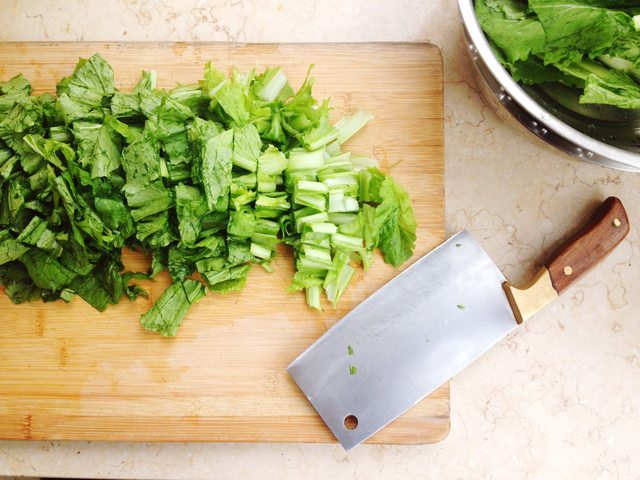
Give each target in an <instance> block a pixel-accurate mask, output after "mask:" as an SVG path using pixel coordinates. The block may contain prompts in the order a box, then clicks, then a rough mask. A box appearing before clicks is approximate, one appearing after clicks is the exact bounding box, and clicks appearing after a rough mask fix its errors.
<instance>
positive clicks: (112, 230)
mask: <svg viewBox="0 0 640 480" xmlns="http://www.w3.org/2000/svg"><path fill="white" fill-rule="evenodd" d="M516 10H517V9H515V7H514V8H511V10H510V12H511V13H510V14H515V13H513V12H516ZM632 48H633V46H632V45H631V46H630V45H627V44H625V45H622V44H619V45H618V53H617V55H619V56H620V57H621V58H628V57H629V52H630V49H632ZM625 52H626V53H625ZM625 61H626V60H625ZM634 68H635V67H634ZM156 83H157V79H156V74H155V72H153V71H150V72H143V73H142V75H141V78H140V80H139V82H138V84H137V85H136V86H135V88H134V89H133V90H132V91H130V92H122V91H119V90H117V89H116V88H115V84H114V74H113V70H112V69H111V67H110V66H109V64H108V63H107V62H106V61H105V60H104V59H103V58H102V57H101V56H100V55H94V56H93V57H91V58H89V59H81V60H80V61H79V63H78V65H77V67H76V69H75V70H74V72H73V73H72V74H71V75H70V76H69V77H66V78H64V79H62V80H61V81H60V83H59V84H58V85H57V88H56V91H57V97H53V96H51V95H46V94H45V95H41V96H32V95H31V85H30V84H29V82H28V81H27V80H26V79H25V78H24V77H23V76H21V75H18V76H16V77H14V78H12V79H10V80H8V81H6V82H1V83H0V283H1V284H3V285H5V286H6V288H5V292H6V294H7V295H8V296H9V298H10V299H11V300H12V301H13V302H15V303H22V302H27V301H32V300H36V299H41V300H44V301H54V300H58V299H62V300H63V301H65V302H70V301H73V299H74V297H76V296H78V297H80V298H82V299H83V300H84V301H86V302H87V303H89V304H90V305H92V306H93V307H94V308H96V309H97V310H100V311H102V310H104V309H106V308H107V307H108V306H109V305H112V304H116V303H118V302H120V301H121V299H122V298H123V297H127V298H129V299H130V300H135V299H136V298H137V297H138V296H139V295H143V296H146V292H145V291H144V290H143V289H142V288H141V287H140V286H139V285H136V284H135V283H132V282H133V281H135V280H143V279H150V278H153V277H155V276H156V275H158V274H159V273H160V272H162V271H164V270H168V272H169V275H170V277H171V280H172V283H171V285H170V286H169V287H168V288H167V289H166V290H165V291H164V292H163V293H162V294H161V295H160V297H159V298H158V299H157V300H156V301H155V303H154V304H153V306H152V307H151V309H150V310H148V311H147V312H146V313H145V314H144V315H142V317H141V323H142V325H143V327H144V328H146V329H147V330H150V331H154V332H158V333H160V334H162V335H165V336H173V335H175V334H176V333H177V331H178V328H179V327H180V324H181V322H182V320H183V319H184V317H185V316H186V314H187V311H188V310H189V308H190V306H191V305H193V304H194V303H195V302H197V301H198V300H199V299H200V298H202V296H203V295H204V294H205V291H206V290H207V289H208V290H210V291H213V292H218V293H226V292H232V291H235V290H238V289H241V288H243V286H244V285H245V283H246V281H247V278H248V276H249V273H250V271H251V268H252V265H253V264H254V263H258V264H260V265H261V266H262V267H263V268H264V269H265V270H267V271H268V272H271V271H273V267H272V266H271V265H270V261H271V260H272V259H273V257H274V256H275V255H276V250H277V249H278V245H280V244H281V243H285V244H287V245H290V246H292V247H293V250H294V253H295V265H296V273H295V275H294V276H293V279H292V282H291V285H290V290H292V291H299V290H304V291H305V296H306V301H307V303H308V304H309V305H310V306H311V307H313V308H316V309H321V308H322V306H321V294H322V292H323V291H324V293H325V295H326V297H327V299H328V300H329V302H331V303H332V304H333V306H334V307H335V306H336V305H337V303H338V301H339V299H340V297H341V296H342V295H343V294H344V292H345V291H346V289H347V287H348V285H349V283H350V282H351V281H352V279H353V277H354V275H355V272H356V269H357V267H358V264H359V263H361V264H362V265H363V266H364V267H365V268H368V266H369V265H370V264H371V262H372V259H373V254H372V252H373V250H374V249H375V248H380V250H382V252H383V254H384V259H385V261H386V262H387V263H390V264H392V265H400V264H401V263H402V262H404V261H405V260H407V259H408V258H409V257H410V256H411V254H412V251H413V247H414V243H415V230H416V225H415V219H414V217H413V211H412V209H411V203H410V201H409V197H408V195H407V194H406V192H405V191H404V190H403V189H402V188H401V187H400V186H399V185H398V184H397V183H396V182H395V181H394V180H393V179H392V178H391V177H388V176H386V175H385V174H384V173H382V172H381V171H380V170H378V169H377V168H375V166H376V163H375V162H374V161H373V160H371V159H369V158H368V157H365V156H357V155H351V153H349V152H343V151H342V147H341V145H342V144H343V143H344V142H346V141H347V140H348V139H349V138H351V137H352V136H353V135H355V134H356V133H357V132H358V131H359V130H360V129H362V128H363V127H364V126H365V125H366V124H367V122H369V121H370V120H371V119H372V116H371V115H370V114H369V113H366V112H364V111H359V112H356V113H355V114H354V115H353V116H350V117H345V118H343V119H341V120H340V121H338V122H337V123H336V124H335V125H334V124H332V123H331V122H330V121H329V111H330V108H329V104H328V101H326V100H325V101H323V102H320V103H319V102H317V101H316V100H315V99H314V98H313V95H312V86H313V79H312V78H310V77H309V76H307V78H306V79H305V81H304V83H303V85H302V86H301V88H300V89H299V90H298V91H297V92H294V90H293V89H292V88H291V85H290V84H289V81H288V79H287V77H286V75H285V74H284V72H283V71H282V70H281V69H280V68H279V67H274V68H267V69H266V70H265V71H264V72H263V73H260V74H256V73H255V72H254V71H251V72H248V73H246V74H240V73H239V72H238V71H236V70H233V71H232V72H231V75H230V76H227V75H225V74H224V73H223V72H222V71H220V70H218V69H217V68H216V67H215V66H213V65H212V64H210V63H209V64H207V65H206V66H205V69H204V78H203V80H202V81H200V82H199V83H197V84H195V83H194V84H188V85H178V86H176V87H175V88H173V89H171V90H169V91H166V90H160V89H158V88H157V87H156ZM594 88H595V84H594ZM596 94H597V92H596V91H595V90H594V92H593V93H592V95H596ZM618 94H619V95H625V94H626V93H625V92H621V91H619V92H618ZM123 247H128V248H131V249H136V250H142V251H145V252H147V253H148V254H149V255H150V257H151V266H150V268H149V272H147V273H142V272H127V271H125V269H124V266H123V264H122V254H121V250H122V248H123ZM348 352H349V354H350V355H351V354H353V350H352V349H351V346H349V348H348ZM352 369H353V371H352V372H351V374H354V373H355V367H352Z"/></svg>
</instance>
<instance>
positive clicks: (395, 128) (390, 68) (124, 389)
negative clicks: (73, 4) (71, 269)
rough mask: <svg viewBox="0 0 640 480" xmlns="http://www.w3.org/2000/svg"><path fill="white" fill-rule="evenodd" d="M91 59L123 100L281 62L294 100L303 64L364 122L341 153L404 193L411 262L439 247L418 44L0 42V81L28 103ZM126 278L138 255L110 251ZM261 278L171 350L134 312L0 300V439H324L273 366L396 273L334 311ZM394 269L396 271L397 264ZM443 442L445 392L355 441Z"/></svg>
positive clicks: (283, 259) (257, 274)
mask: <svg viewBox="0 0 640 480" xmlns="http://www.w3.org/2000/svg"><path fill="white" fill-rule="evenodd" d="M95 52H99V53H101V54H102V55H103V56H104V57H105V58H106V59H107V60H108V61H109V62H110V63H111V65H112V66H113V67H114V70H115V74H116V83H117V85H118V86H119V87H120V88H122V89H130V88H131V87H132V86H133V85H134V84H135V82H136V81H137V79H138V77H139V74H140V71H141V70H142V69H147V70H148V69H155V70H157V72H158V84H159V86H160V87H172V86H174V85H175V84H176V83H178V82H179V83H191V82H195V81H197V80H198V79H200V78H201V77H202V72H203V65H204V64H205V63H206V62H207V61H209V60H211V61H213V62H214V63H216V64H217V65H218V66H220V67H223V68H225V69H226V68H230V67H231V66H236V67H238V68H239V69H240V70H248V69H251V68H253V67H257V68H259V69H260V68H262V67H263V66H266V65H281V66H282V67H283V68H284V71H285V72H286V74H287V75H288V77H289V79H290V81H291V83H292V85H293V87H294V88H297V87H298V86H299V85H300V84H301V83H302V81H303V80H304V77H305V74H306V72H307V69H308V67H309V64H314V65H315V67H314V68H313V77H315V80H316V82H315V85H314V93H315V95H316V97H318V98H324V97H331V105H332V106H333V107H334V109H335V110H334V112H333V116H334V118H335V119H337V118H339V117H340V116H341V115H342V114H343V113H346V114H351V113H354V112H355V111H356V110H357V109H365V110H368V111H370V112H371V113H373V114H374V115H375V119H374V120H373V121H372V122H371V123H370V124H369V125H368V126H367V127H366V128H365V130H364V131H362V132H361V133H360V134H358V135H357V136H356V137H355V138H353V139H352V141H350V142H349V144H348V145H347V146H348V148H349V150H351V151H352V152H358V153H363V154H367V155H370V156H372V157H375V158H376V159H377V160H378V161H379V162H380V165H381V168H382V169H384V170H385V171H387V172H391V173H392V174H393V176H394V177H395V178H396V179H397V180H398V181H399V182H400V183H402V184H403V185H404V186H405V188H406V189H407V190H408V191H409V193H410V195H411V198H412V200H413V205H414V209H415V213H416V217H417V220H418V226H419V228H418V241H417V249H416V254H415V257H414V258H413V260H412V261H415V259H417V258H418V257H419V256H421V255H423V254H425V253H427V252H428V251H429V250H430V249H432V248H433V247H435V246H436V245H437V244H438V243H440V242H441V241H442V240H443V239H444V183H443V180H444V166H443V149H444V146H443V142H444V140H443V97H442V60H441V57H440V52H439V51H438V49H437V48H436V47H434V46H432V45H426V44H286V45H275V44H273V45H236V44H206V43H205V44H157V43H153V44H151V43H126V44H125V43H122V44H102V43H0V59H2V60H1V62H0V79H2V80H6V79H9V78H10V77H12V76H14V75H16V74H18V73H20V72H22V73H23V74H24V75H25V76H26V77H27V78H28V79H29V80H30V81H31V82H32V85H33V87H34V90H35V93H41V92H45V91H47V92H53V91H54V89H55V84H56V82H57V81H58V80H60V79H61V78H62V77H63V76H66V75H69V74H70V73H71V72H72V71H73V68H74V66H75V63H76V61H77V59H78V57H80V56H82V57H88V56H90V55H92V54H93V53H95ZM126 263H127V265H128V267H129V268H139V269H140V268H141V269H146V267H147V265H148V262H147V260H146V259H145V258H143V257H140V256H135V255H133V254H130V253H128V254H126ZM273 265H274V267H275V271H274V272H273V273H272V274H267V273H266V272H265V271H263V270H262V269H261V268H259V267H256V268H254V269H253V271H252V273H251V276H250V277H249V279H248V281H247V286H246V288H245V289H244V291H243V292H241V293H233V294H228V295H226V296H220V295H216V294H209V295H208V296H207V297H206V298H205V299H203V300H202V301H200V302H199V303H198V304H197V305H196V306H194V307H193V308H192V309H191V311H190V312H189V315H188V317H187V318H186V320H185V321H184V323H183V325H182V328H181V329H180V331H179V334H178V336H177V337H176V338H170V339H167V338H162V337H160V336H158V335H155V334H150V333H147V332H145V331H144V330H143V329H142V328H141V327H140V325H139V321H138V319H139V316H140V314H141V313H143V312H144V311H145V310H147V308H149V306H150V305H151V302H152V301H154V300H156V299H157V298H158V296H159V295H160V294H161V292H162V291H163V290H164V289H165V287H166V286H167V285H168V281H169V279H168V276H166V275H164V276H162V277H161V278H159V279H158V280H157V281H156V282H147V283H145V286H146V287H147V288H148V290H149V292H150V299H149V300H148V301H147V300H145V299H140V300H138V301H137V302H135V303H132V302H129V301H124V300H123V301H122V302H121V303H120V304H119V305H117V306H114V307H110V308H109V309H108V311H106V312H104V313H98V312H96V311H94V310H93V309H92V308H91V307H89V306H88V305H87V304H85V303H84V302H83V301H82V300H80V299H74V300H73V301H72V302H71V303H70V304H65V303H63V302H56V303H53V304H46V305H45V304H43V303H32V304H27V305H13V304H12V303H11V302H10V301H9V299H8V298H7V297H6V296H5V295H4V294H2V295H0V438H3V439H91V440H141V441H151V440H159V441H195V440H202V441H232V442H235V441H239V442H244V441H251V442H253V441H256V442H334V441H335V440H334V438H333V436H332V435H331V433H330V432H329V430H328V429H327V428H326V426H325V425H324V423H323V422H322V420H321V419H320V417H319V416H318V415H317V414H316V412H315V411H314V409H313V407H311V405H310V404H309V403H308V401H307V400H306V398H305V397H304V396H303V395H302V394H301V393H300V391H299V390H298V388H297V387H296V385H295V384H294V382H293V381H292V380H291V378H290V377H289V375H288V374H287V372H286V370H285V368H286V366H287V365H288V364H289V362H291V361H292V360H293V359H294V358H295V357H296V356H297V355H298V354H299V353H300V352H302V351H303V350H304V349H305V348H306V347H308V346H309V345H310V344H311V343H313V342H314V341H315V340H316V339H317V338H318V337H320V335H322V334H323V333H324V332H325V331H326V330H327V328H329V327H330V326H331V325H333V323H335V322H336V321H337V320H338V319H339V318H341V317H342V316H343V315H344V314H345V313H347V312H348V311H349V310H351V309H352V308H353V307H354V306H355V305H357V304H358V303H359V302H361V301H362V300H364V299H365V298H366V297H367V296H368V295H370V294H371V293H373V292H374V291H375V290H376V289H378V288H379V287H380V286H382V285H383V284H384V283H386V282H387V281H389V280H390V279H391V278H392V277H394V276H395V275H396V274H397V273H398V272H399V270H395V269H393V268H390V267H388V266H387V265H385V264H384V263H383V262H382V260H381V259H380V258H377V259H376V262H375V265H374V266H373V268H372V269H371V270H370V271H369V272H367V275H366V277H364V276H363V275H362V272H358V274H357V275H356V277H355V280H354V281H353V283H352V285H351V287H350V288H349V290H348V292H347V293H346V294H345V295H344V296H343V299H342V301H341V303H340V306H339V309H338V310H332V309H331V307H330V306H329V305H328V304H326V305H325V310H324V312H315V311H312V310H310V309H308V308H307V307H306V305H305V301H304V295H302V294H299V293H288V292H287V285H288V283H289V281H290V278H291V276H292V259H291V255H290V253H289V252H287V251H286V249H285V248H284V247H283V248H282V249H281V252H280V255H279V256H278V258H277V259H276V260H275V261H274V263H273ZM407 265H408V264H407ZM448 430H449V386H448V385H445V386H443V387H442V388H440V389H439V390H437V391H436V392H434V393H433V394H432V395H431V396H429V397H428V398H427V399H425V400H424V401H422V402H421V403H419V404H418V405H417V406H415V407H414V408H413V409H411V410H410V411H408V412H407V413H405V414H404V415H403V416H402V417H401V418H399V419H397V420H396V421H395V422H393V423H392V424H391V425H389V426H388V427H387V428H385V429H383V430H382V431H381V432H379V433H378V434H377V435H375V436H374V437H373V438H371V439H370V442H371V443H426V442H435V441H438V440H441V439H442V438H443V437H445V436H446V434H447V432H448Z"/></svg>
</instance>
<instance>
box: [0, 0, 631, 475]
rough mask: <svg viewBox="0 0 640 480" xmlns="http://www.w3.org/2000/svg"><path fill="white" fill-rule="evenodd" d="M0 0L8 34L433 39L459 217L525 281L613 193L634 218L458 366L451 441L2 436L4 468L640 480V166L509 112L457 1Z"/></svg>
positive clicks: (0, 34)
mask: <svg viewBox="0 0 640 480" xmlns="http://www.w3.org/2000/svg"><path fill="white" fill-rule="evenodd" d="M0 7H1V8H0V41H1V40H12V41H15V40H112V41H120V40H154V41H156V40H170V41H173V40H181V41H212V40H218V41H219V40H223V41H225V40H231V41H240V42H245V41H246V42H262V41H270V42H285V41H374V40H375V41H429V42H432V43H434V44H436V45H438V46H439V47H440V48H441V49H442V52H443V57H444V65H445V79H446V84H445V109H446V120H445V122H446V124H445V131H446V204H447V229H448V231H449V232H451V233H453V232H455V231H457V230H459V229H461V228H468V229H469V230H470V231H471V232H472V233H473V234H474V235H475V236H476V238H478V240H479V241H480V242H481V243H482V245H483V246H484V247H485V248H486V249H487V251H488V252H489V253H490V254H491V256H492V257H493V259H494V260H495V261H496V262H497V263H498V265H499V266H500V267H501V268H502V269H503V271H504V273H505V274H506V276H507V277H508V278H510V279H511V280H514V281H522V280H524V279H526V278H527V277H528V276H529V275H531V274H532V273H533V272H534V270H535V267H536V265H537V264H539V262H540V261H542V260H543V259H544V257H545V255H548V254H550V253H551V251H552V250H553V248H554V246H557V244H558V242H559V241H560V240H561V239H562V238H563V237H565V236H566V234H567V233H568V232H569V231H570V230H571V229H572V228H573V227H574V226H575V225H576V223H577V222H579V221H580V220H582V219H584V217H585V215H586V214H587V212H588V211H589V210H590V208H592V207H593V206H594V205H595V204H596V203H597V202H598V201H599V200H601V199H603V198H604V197H606V196H607V195H616V196H618V197H620V198H621V199H622V200H623V202H624V203H625V205H626V207H627V210H628V213H629V216H630V221H631V223H632V231H631V234H630V235H629V237H628V239H627V240H625V241H624V242H623V244H622V245H621V246H620V247H619V248H618V249H617V250H616V251H615V252H614V253H613V254H612V255H611V256H610V257H609V258H608V259H607V260H606V261H605V263H603V264H602V265H601V266H600V267H599V268H598V269H597V270H596V271H594V272H593V273H592V274H591V275H589V276H588V277H586V278H585V279H583V280H582V281H580V282H578V284H577V285H575V286H574V287H573V288H571V289H570V290H569V291H568V292H566V294H565V295H564V296H563V297H562V298H561V299H560V300H559V301H557V302H555V303H554V304H552V305H550V306H549V307H547V308H546V309H545V310H544V311H542V312H540V313H539V314H538V315H537V316H536V317H535V318H534V319H532V320H531V321H530V322H529V323H527V324H526V325H525V326H524V327H523V328H521V329H519V330H518V331H516V332H515V333H513V334H512V335H510V336H509V337H508V338H507V339H506V340H505V341H503V342H501V343H500V344H498V345H497V346H496V347H495V348H494V349H493V350H491V351H490V352H488V353H487V354H485V355H484V356H483V357H482V358H481V359H480V360H479V361H477V362H476V363H474V364H473V365H472V366H471V367H469V368H468V369H466V370H465V371H464V372H462V373H461V374H460V375H458V376H457V377H456V378H455V379H454V380H453V383H452V398H451V401H452V425H451V433H450V435H449V437H448V438H447V439H445V440H444V441H443V442H441V443H438V444H434V445H424V446H402V447H400V446H393V445H389V446H361V447H359V448H357V449H355V450H354V451H352V452H350V453H349V454H345V453H344V451H343V450H342V449H341V448H340V447H338V446H333V445H302V444H301V445H292V444H280V445H278V444H271V445H270V444H258V445H251V444H245V445H234V444H202V443H196V444H144V443H139V444H129V443H92V442H32V443H23V442H0V475H27V476H38V475H47V476H84V477H112V478H189V479H195V478H224V479H234V478H238V479H241V478H256V477H259V478H261V479H263V480H268V479H271V478H273V479H276V478H277V479H286V478H292V479H298V478H308V479H313V478H318V479H320V478H322V479H325V478H361V479H371V478H402V479H409V478H417V479H429V478H438V479H449V478H460V479H463V478H464V479H466V478H474V479H493V478H509V479H521V478H522V479H524V478H526V479H579V480H586V479H598V480H608V479H623V480H632V479H640V455H639V454H638V451H639V447H638V443H639V440H640V434H639V433H638V432H640V399H639V398H640V397H639V395H638V392H640V295H639V294H638V292H637V289H638V286H640V266H639V265H638V260H637V258H638V256H639V255H640V252H639V251H638V250H639V248H640V239H639V238H638V228H637V226H636V225H637V224H638V222H639V221H640V177H639V176H638V175H636V174H630V173H622V172H617V171H613V170H608V169H605V168H601V167H598V166H593V165H589V164H585V163H581V162H578V161H576V160H572V159H570V158H568V157H566V156H564V155H561V154H559V153H556V152H555V151H554V150H551V149H549V148H546V147H545V146H544V145H543V144H541V143H540V142H538V140H536V139H535V138H533V137H532V136H531V135H529V134H527V133H526V132H522V131H520V130H514V129H512V128H511V127H509V126H507V125H504V124H503V123H502V122H501V121H500V120H499V119H498V117H497V116H496V115H495V114H494V113H493V112H492V111H491V110H490V108H489V107H488V106H486V105H485V103H484V102H483V101H482V99H481V98H480V96H479V94H478V91H477V88H476V86H475V83H474V79H473V75H472V70H471V67H470V64H469V61H468V59H467V57H466V53H465V47H464V44H463V41H462V34H461V28H460V25H459V22H458V17H457V10H456V6H455V2H454V1H453V0H430V1H426V2H424V1H409V0H397V1H391V0H388V1H382V0H373V1H372V0H368V1H366V0H352V1H349V0H342V1H340V0H325V1H312V0H299V1H295V0H286V1H284V0H283V1H258V0H233V1H227V2H219V1H216V2H204V1H194V0H186V1H181V2H177V1H176V2H169V1H140V0H138V1H135V0H132V1H128V2H127V1H124V0H122V1H116V0H103V1H95V2H90V1H81V0H69V1H58V2H55V1H35V0H32V1H26V0H24V1H11V0H6V1H4V2H2V3H1V5H0ZM0 61H1V59H0ZM399 141H401V139H399ZM634 257H635V258H634ZM0 368H1V366H0ZM0 394H1V392H0Z"/></svg>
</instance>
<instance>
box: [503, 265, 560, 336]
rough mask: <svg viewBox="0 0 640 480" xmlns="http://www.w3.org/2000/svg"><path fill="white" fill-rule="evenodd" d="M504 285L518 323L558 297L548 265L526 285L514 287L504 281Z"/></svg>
mask: <svg viewBox="0 0 640 480" xmlns="http://www.w3.org/2000/svg"><path fill="white" fill-rule="evenodd" d="M502 287H503V288H504V291H505V293H506V294H507V299H508V300H509V304H510V305H511V309H512V310H513V314H514V315H515V317H516V321H517V322H518V324H521V323H522V322H524V321H525V320H528V319H529V318H531V317H532V316H533V315H534V314H535V313H536V312H537V311H538V310H540V309H542V307H544V306H545V305H547V304H548V303H550V302H552V301H553V300H555V299H556V298H558V292H556V291H555V290H554V288H553V285H552V284H551V276H550V275H549V270H547V268H546V267H542V268H541V269H540V270H539V271H538V273H537V274H536V276H535V277H533V279H532V280H531V281H530V282H528V283H526V284H525V285H521V286H518V287H514V286H513V285H511V284H510V283H509V282H504V283H503V284H502Z"/></svg>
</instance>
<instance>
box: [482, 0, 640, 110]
mask: <svg viewBox="0 0 640 480" xmlns="http://www.w3.org/2000/svg"><path fill="white" fill-rule="evenodd" d="M629 7H637V2H635V3H634V2H631V1H630V2H625V1H623V0H620V1H618V0H611V1H608V0H528V1H522V0H476V2H475V9H476V15H477V18H478V21H479V22H480V25H481V26H482V28H483V30H484V31H485V33H486V34H487V36H488V37H489V40H490V43H491V45H492V46H493V48H494V51H495V52H496V55H497V56H498V58H499V59H500V61H501V62H502V63H503V64H504V65H505V66H506V67H507V68H508V69H509V70H510V72H511V74H512V76H513V78H514V79H515V80H517V81H520V82H522V83H526V84H541V83H551V82H559V83H562V84H564V85H567V86H570V87H575V88H580V89H582V95H581V96H580V103H587V104H589V103H590V104H605V105H613V106H616V107H619V108H625V109H638V108H640V83H638V82H640V34H639V33H638V28H637V25H638V18H640V17H638V16H637V15H638V14H637V12H636V11H635V10H633V9H631V8H629ZM634 15H635V16H634Z"/></svg>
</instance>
